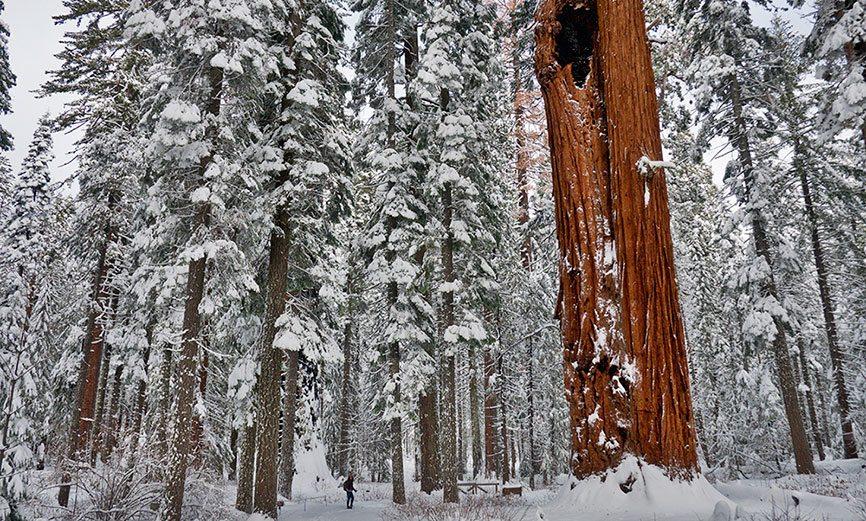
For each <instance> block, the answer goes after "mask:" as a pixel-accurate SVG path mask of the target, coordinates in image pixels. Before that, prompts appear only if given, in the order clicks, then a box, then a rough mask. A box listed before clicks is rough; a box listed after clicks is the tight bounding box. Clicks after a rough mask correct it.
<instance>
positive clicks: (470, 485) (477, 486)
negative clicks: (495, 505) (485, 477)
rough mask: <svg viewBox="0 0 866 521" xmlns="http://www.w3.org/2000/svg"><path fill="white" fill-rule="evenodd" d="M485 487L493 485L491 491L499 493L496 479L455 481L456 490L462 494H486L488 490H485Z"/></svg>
mask: <svg viewBox="0 0 866 521" xmlns="http://www.w3.org/2000/svg"><path fill="white" fill-rule="evenodd" d="M485 487H493V493H494V494H498V493H499V482H498V481H459V482H458V483H457V490H459V491H460V492H463V493H464V494H475V493H477V492H481V493H484V494H487V493H489V492H490V490H487V489H486V488H485Z"/></svg>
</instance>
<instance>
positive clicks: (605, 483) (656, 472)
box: [539, 456, 736, 521]
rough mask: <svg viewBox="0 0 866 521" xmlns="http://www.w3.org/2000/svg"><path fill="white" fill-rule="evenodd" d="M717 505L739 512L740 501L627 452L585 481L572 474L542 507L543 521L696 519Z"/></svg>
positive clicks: (703, 480)
mask: <svg viewBox="0 0 866 521" xmlns="http://www.w3.org/2000/svg"><path fill="white" fill-rule="evenodd" d="M719 503H721V504H720V505H719ZM717 505H718V506H719V510H720V511H728V512H735V511H736V505H735V504H734V503H732V502H731V501H730V500H728V499H727V498H725V496H723V495H722V494H721V493H720V492H719V491H718V490H716V488H715V487H713V486H712V485H711V484H710V482H709V481H707V479H706V478H704V477H703V476H697V477H695V478H694V479H692V481H680V480H671V479H670V478H668V477H667V476H666V475H665V473H664V470H663V469H661V468H660V467H657V466H654V465H648V464H646V463H643V462H641V461H640V460H638V459H637V458H635V457H634V456H628V457H626V458H625V459H624V460H623V461H622V463H621V464H620V465H619V467H617V468H616V469H614V470H612V471H609V472H608V473H606V474H603V475H599V476H592V477H589V478H586V479H583V480H576V479H574V478H571V480H570V481H569V482H567V483H566V484H565V485H564V486H562V487H561V488H560V490H559V493H558V494H557V496H556V498H555V499H554V500H553V501H552V502H551V503H550V504H548V505H546V506H544V507H542V508H541V510H542V512H540V515H539V517H540V518H542V519H544V520H545V521H547V520H560V519H563V520H564V519H568V520H570V521H584V520H586V521H589V520H597V519H616V520H620V521H633V520H635V521H636V520H639V519H666V520H675V519H676V520H679V519H682V520H684V521H685V520H689V521H694V520H695V519H710V518H711V517H712V516H713V512H714V510H716V506H717ZM725 506H727V507H728V508H725ZM542 516H543V517H542ZM724 521H727V520H724Z"/></svg>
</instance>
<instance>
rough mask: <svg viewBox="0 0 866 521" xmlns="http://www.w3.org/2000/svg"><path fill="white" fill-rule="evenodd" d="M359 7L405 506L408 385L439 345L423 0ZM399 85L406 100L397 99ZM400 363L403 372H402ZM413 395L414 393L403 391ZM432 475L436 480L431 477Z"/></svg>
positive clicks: (397, 470)
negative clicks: (423, 117)
mask: <svg viewBox="0 0 866 521" xmlns="http://www.w3.org/2000/svg"><path fill="white" fill-rule="evenodd" d="M353 9H354V10H356V11H358V12H359V21H358V24H357V34H356V43H355V49H354V51H353V58H354V66H355V69H356V70H357V71H358V75H357V77H356V79H355V83H354V84H355V88H354V100H353V101H354V102H355V103H356V104H358V105H359V106H360V105H361V104H363V105H366V106H368V107H369V108H370V109H371V110H372V114H371V116H370V118H369V120H368V121H367V122H366V123H365V124H364V126H363V131H362V132H361V133H359V140H358V143H356V146H355V148H356V150H357V152H356V154H357V155H359V164H360V165H362V166H363V168H365V169H366V170H368V171H369V172H370V174H369V176H370V177H371V180H372V181H373V182H374V183H375V191H374V192H373V194H372V200H371V201H370V204H371V208H370V218H369V225H368V230H367V232H366V238H365V241H364V242H363V246H364V248H365V250H366V251H367V256H368V258H369V259H370V260H369V265H368V266H367V272H368V277H367V281H368V283H370V284H372V285H374V287H375V289H376V291H377V293H381V294H382V295H383V296H384V298H383V299H382V300H381V302H383V304H382V307H384V309H382V310H381V316H383V317H384V319H383V320H382V323H381V325H380V329H379V331H380V332H381V333H380V335H379V336H378V338H377V341H376V346H377V348H378V349H379V350H380V351H381V352H382V353H383V354H384V358H385V359H386V361H387V365H388V382H387V383H386V384H385V389H386V395H385V396H383V398H384V400H385V403H386V407H385V411H384V418H385V421H386V422H387V423H388V428H389V433H390V444H391V466H392V469H391V481H392V500H393V501H394V503H397V504H403V503H405V502H406V488H405V484H404V476H403V459H404V457H403V423H404V421H405V420H406V419H408V414H409V411H408V407H407V403H408V402H409V401H410V400H411V399H412V398H413V396H412V394H413V393H412V389H411V388H408V389H407V388H405V385H404V381H406V380H408V379H407V376H408V375H409V373H410V372H411V371H413V368H410V367H406V366H407V365H415V364H418V363H420V364H421V366H420V367H415V368H414V370H418V371H419V372H420V374H421V375H422V379H423V380H429V379H430V377H431V376H432V374H433V359H432V358H431V356H430V355H432V353H428V352H425V351H424V350H420V351H419V348H420V347H421V346H428V347H429V346H431V344H432V342H431V341H432V327H431V326H432V316H431V315H432V310H431V308H430V305H429V303H428V300H427V297H426V296H424V295H423V293H422V292H421V291H420V287H419V286H420V285H421V284H423V281H424V274H423V273H422V271H423V265H424V260H425V256H426V255H427V248H428V245H427V244H425V225H426V224H427V220H428V218H429V217H428V215H427V214H428V209H427V207H426V204H425V202H424V196H425V195H426V194H425V183H426V182H427V179H426V175H425V174H426V165H425V164H423V162H422V161H423V160H422V159H421V157H419V155H418V153H417V151H416V145H415V143H414V140H413V135H412V134H413V130H414V127H415V126H416V125H417V114H416V113H415V112H416V111H417V110H418V109H419V107H418V102H417V100H415V99H414V98H413V96H412V95H411V93H410V92H409V83H410V82H411V81H412V80H413V79H414V77H415V74H416V69H417V62H418V35H417V24H418V19H419V16H420V13H421V7H420V5H419V2H414V1H410V2H396V1H394V0H370V1H361V2H357V3H356V4H355V5H354V6H353ZM398 89H399V91H400V93H401V94H400V96H399V97H398V96H397V92H398ZM401 365H402V368H401ZM410 383H413V384H415V385H421V386H422V390H421V391H420V394H421V396H420V399H419V405H420V406H421V410H420V417H421V425H420V428H421V430H422V432H421V444H422V445H421V447H420V450H421V466H422V468H421V475H422V481H424V483H422V490H424V491H425V492H430V490H432V488H433V487H435V485H434V483H433V481H435V478H434V476H435V474H436V473H437V472H436V469H435V460H434V458H431V457H430V456H431V455H430V451H431V450H432V446H433V445H434V443H433V440H432V439H431V438H432V437H435V436H436V433H435V432H428V431H429V429H430V427H431V426H432V424H431V422H430V421H429V420H430V419H431V411H430V410H429V406H430V405H433V404H435V391H434V390H433V389H432V386H431V385H430V384H429V383H425V382H410ZM407 393H408V395H409V396H408V398H407V397H406V396H404V395H406V394H407ZM431 478H434V479H431Z"/></svg>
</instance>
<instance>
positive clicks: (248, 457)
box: [235, 422, 256, 514]
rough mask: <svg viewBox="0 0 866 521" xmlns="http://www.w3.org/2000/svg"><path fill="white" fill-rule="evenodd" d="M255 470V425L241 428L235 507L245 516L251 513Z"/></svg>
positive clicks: (252, 423)
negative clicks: (244, 513)
mask: <svg viewBox="0 0 866 521" xmlns="http://www.w3.org/2000/svg"><path fill="white" fill-rule="evenodd" d="M255 469H256V424H255V423H254V422H250V423H249V424H247V425H245V426H244V428H243V435H242V436H241V454H240V461H239V462H238V495H237V499H236V500H235V507H236V508H237V509H238V510H240V511H241V512H246V513H247V514H252V513H253V476H254V475H255Z"/></svg>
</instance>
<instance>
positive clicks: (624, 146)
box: [535, 0, 698, 478]
mask: <svg viewBox="0 0 866 521" xmlns="http://www.w3.org/2000/svg"><path fill="white" fill-rule="evenodd" d="M536 20H537V22H538V27H537V28H536V55H535V67H536V68H535V70H536V75H537V76H538V79H539V83H540V84H541V88H542V95H543V97H544V101H545V110H546V114H547V122H548V125H547V127H548V136H549V140H550V148H551V162H552V167H553V185H554V201H555V218H556V223H557V237H558V240H559V246H560V290H559V298H558V302H557V316H558V317H559V319H560V322H561V330H562V339H563V347H564V352H565V357H564V358H565V359H564V362H565V364H564V370H565V387H566V397H567V399H568V402H569V408H570V416H571V433H572V444H571V446H572V457H571V462H570V463H571V472H572V473H573V474H574V475H575V476H577V477H585V476H588V475H591V474H594V473H598V472H604V471H606V470H608V469H610V468H613V467H616V466H617V465H618V464H619V462H620V461H621V459H622V457H623V456H624V454H626V453H630V454H634V455H635V456H637V457H638V458H641V459H643V460H644V461H646V462H647V463H650V464H654V465H659V466H661V467H664V468H666V469H667V470H668V472H669V474H670V475H671V476H681V477H685V478H690V477H691V476H693V475H694V474H695V473H696V472H697V471H698V466H697V453H696V450H695V447H696V440H695V432H694V426H693V416H692V410H691V396H690V392H689V382H688V369H687V363H686V352H685V344H684V338H685V337H684V332H683V324H682V317H681V313H680V309H679V302H678V296H677V287H676V279H675V272H674V263H673V245H672V241H671V235H670V216H669V213H668V203H667V188H666V185H665V177H664V175H663V173H662V172H660V171H658V170H660V169H658V168H655V166H656V165H657V164H658V163H653V161H660V160H661V159H662V157H661V153H662V150H661V139H660V132H659V124H658V106H657V101H656V97H655V88H654V80H653V72H652V67H651V63H650V53H649V46H648V43H647V38H646V29H645V21H644V16H643V6H642V3H641V1H640V0H598V1H597V2H596V3H594V4H576V5H575V4H573V3H571V2H569V1H568V0H543V1H542V3H541V5H540V6H539V9H538V11H537V13H536ZM608 122H615V124H608ZM653 174H655V175H653ZM650 346H651V348H650ZM600 440H601V441H600Z"/></svg>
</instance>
